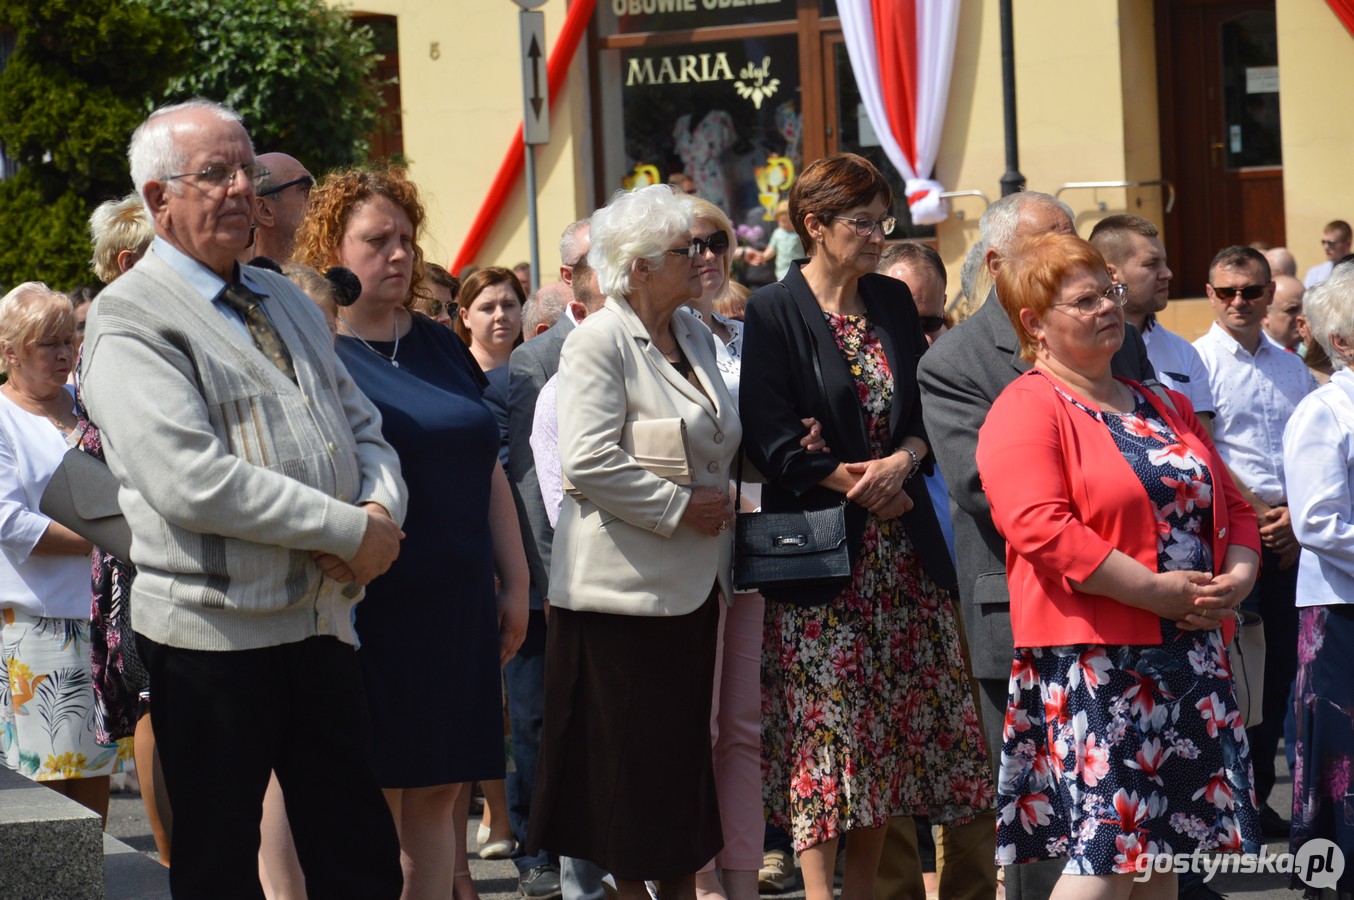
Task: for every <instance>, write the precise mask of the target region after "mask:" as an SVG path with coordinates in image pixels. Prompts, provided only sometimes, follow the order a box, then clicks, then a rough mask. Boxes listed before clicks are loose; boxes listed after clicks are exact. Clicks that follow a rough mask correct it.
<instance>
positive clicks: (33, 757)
mask: <svg viewBox="0 0 1354 900" xmlns="http://www.w3.org/2000/svg"><path fill="white" fill-rule="evenodd" d="M74 365H75V310H74V308H73V307H72V306H71V302H70V300H69V299H68V298H67V297H66V296H65V295H64V294H59V293H57V292H56V291H53V290H51V289H50V288H48V287H47V286H46V285H45V284H41V283H39V282H33V281H30V282H26V283H24V284H21V285H19V286H18V287H16V288H14V290H12V291H10V292H9V293H8V294H6V295H5V296H4V299H0V373H4V374H6V375H7V376H8V379H7V380H6V382H5V384H4V386H3V387H0V547H3V549H4V553H2V554H0V763H3V764H4V765H5V766H7V767H8V768H10V769H15V770H17V771H19V772H20V773H22V774H23V775H26V776H28V777H29V778H32V779H33V780H35V781H39V782H42V783H43V784H45V785H47V786H48V787H50V788H52V789H53V790H56V791H58V792H59V793H62V794H65V795H66V796H68V797H70V798H71V799H72V800H75V801H77V802H78V803H80V804H82V805H84V806H86V807H88V808H90V809H92V810H94V811H95V812H97V813H99V814H100V815H101V816H105V817H106V816H107V814H108V775H109V774H110V773H111V772H112V770H113V766H114V763H116V761H117V755H118V751H117V745H116V744H111V743H109V744H100V743H98V741H97V740H96V738H95V734H94V723H95V715H96V713H95V707H96V704H95V700H94V688H93V686H92V682H91V676H90V657H89V565H90V562H89V554H90V551H91V549H92V548H91V547H90V544H89V542H88V541H86V540H85V539H84V538H82V537H80V536H79V535H77V534H75V533H74V532H73V531H71V530H70V529H68V528H66V527H64V526H62V525H59V524H57V523H56V522H53V521H52V520H51V519H49V518H47V517H46V516H44V515H43V514H42V513H40V512H39V511H38V502H39V501H40V500H41V498H42V492H43V490H44V489H45V488H46V487H47V482H48V481H50V480H51V477H52V473H53V472H55V471H56V468H57V466H58V465H60V464H61V458H62V456H64V455H65V453H66V450H67V449H69V448H70V447H71V446H73V445H74V444H75V442H76V441H77V440H78V439H79V430H78V429H77V427H76V426H77V423H78V420H77V417H76V412H75V395H74V394H73V393H72V391H71V389H70V388H69V387H67V385H66V378H67V376H69V375H70V371H71V367H72V366H74Z"/></svg>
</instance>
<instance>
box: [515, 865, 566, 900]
mask: <svg viewBox="0 0 1354 900" xmlns="http://www.w3.org/2000/svg"><path fill="white" fill-rule="evenodd" d="M517 890H518V892H519V893H520V894H521V895H522V896H523V897H526V898H527V900H560V898H561V897H563V896H564V892H563V891H561V890H560V886H559V867H558V866H550V865H545V866H536V867H535V868H532V869H527V870H526V871H525V872H523V873H522V877H521V878H519V879H518V880H517Z"/></svg>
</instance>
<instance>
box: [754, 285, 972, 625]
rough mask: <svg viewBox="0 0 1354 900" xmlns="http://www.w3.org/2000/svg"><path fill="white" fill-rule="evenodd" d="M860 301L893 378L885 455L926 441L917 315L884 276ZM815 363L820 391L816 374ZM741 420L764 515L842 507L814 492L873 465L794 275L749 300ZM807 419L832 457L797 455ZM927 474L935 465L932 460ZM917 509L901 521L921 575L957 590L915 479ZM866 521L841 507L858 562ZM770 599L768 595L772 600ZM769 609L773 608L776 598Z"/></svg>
mask: <svg viewBox="0 0 1354 900" xmlns="http://www.w3.org/2000/svg"><path fill="white" fill-rule="evenodd" d="M860 290H861V296H862V298H863V299H864V301H865V305H866V310H867V313H868V315H869V317H870V319H871V322H872V323H873V325H874V327H875V333H876V334H877V335H878V337H879V339H880V342H881V344H882V345H883V348H884V352H885V354H886V355H887V357H888V360H889V365H890V367H891V368H892V370H893V376H894V397H893V405H892V409H891V415H890V423H891V427H890V435H889V449H890V450H895V449H896V448H897V447H899V446H900V445H901V444H902V442H903V440H904V439H905V438H907V437H909V436H917V437H920V438H922V439H923V440H924V439H925V437H926V429H925V426H924V425H923V423H922V416H921V403H920V392H919V390H918V387H917V379H916V371H917V361H918V359H919V358H920V356H921V352H922V350H923V349H924V348H925V347H926V343H925V336H924V335H923V334H922V331H921V324H920V321H919V320H918V319H917V314H916V308H915V307H914V306H913V304H912V300H911V297H910V296H909V295H908V293H907V287H906V286H905V285H903V284H902V283H901V282H898V281H895V280H894V279H890V278H885V277H884V276H876V275H867V276H865V277H864V278H862V279H861V284H860ZM815 355H816V357H817V362H818V365H819V366H820V368H821V370H822V376H823V389H822V390H820V389H819V387H818V380H817V378H816V376H815V374H814V361H815ZM739 412H740V415H741V417H742V420H743V436H744V437H743V440H744V448H745V450H746V452H747V457H748V460H749V461H750V462H752V464H753V465H755V466H756V467H757V469H758V470H759V471H760V472H762V474H763V475H765V476H766V478H767V482H768V484H767V487H766V489H765V490H764V491H763V494H762V504H763V507H764V508H765V509H767V510H769V511H782V510H800V509H824V508H827V507H829V506H832V505H834V504H838V503H843V502H845V497H844V496H843V495H842V494H840V493H838V492H836V491H831V490H828V489H826V488H823V487H821V486H819V483H820V482H821V481H823V480H824V479H825V478H827V477H828V476H829V475H830V474H831V473H832V472H833V471H835V470H836V468H837V466H838V465H839V464H840V463H842V462H858V461H864V460H868V459H871V458H872V456H873V454H872V453H871V449H870V444H869V438H868V435H867V434H866V430H865V417H864V413H863V411H862V409H861V406H860V398H859V394H858V393H857V388H856V383H855V379H854V378H853V377H852V376H851V373H850V370H849V368H848V367H847V364H846V361H845V360H844V359H843V358H842V356H841V354H840V353H839V352H838V351H837V346H836V342H835V341H834V339H833V338H832V335H831V332H830V331H829V330H828V327H827V324H826V322H824V320H823V317H822V313H821V310H820V308H819V307H818V303H817V300H816V299H815V298H814V297H813V294H812V292H811V290H810V289H809V286H808V284H807V282H805V281H804V278H803V276H802V275H801V274H800V272H799V269H798V266H797V265H796V266H793V267H791V270H790V272H789V273H788V274H787V275H786V277H785V279H784V280H783V281H781V282H779V283H777V284H772V285H768V286H766V287H764V288H762V289H761V290H759V291H757V292H756V293H754V294H753V295H752V296H751V297H750V298H749V299H748V305H747V312H746V313H745V319H744V333H743V363H742V370H741V373H740V381H739ZM809 416H812V417H813V418H816V419H817V420H818V421H819V422H820V423H821V425H822V428H823V437H824V439H825V440H826V441H827V445H828V447H830V448H831V452H828V453H809V452H807V451H805V450H804V449H803V448H802V447H801V446H800V445H799V440H800V438H801V437H803V435H804V426H803V424H802V423H801V421H800V420H801V419H803V418H807V417H809ZM925 464H926V466H927V467H928V468H929V467H930V465H931V463H930V459H929V457H928V459H927V461H926V463H925ZM907 490H908V494H909V496H911V497H912V500H913V503H914V506H913V509H912V510H911V511H909V512H908V513H906V514H905V515H904V516H903V517H902V522H903V525H904V528H905V529H906V530H907V532H908V536H909V538H910V539H911V540H912V543H913V546H914V548H915V549H916V552H917V553H918V555H919V557H920V558H921V560H922V561H923V565H924V566H925V567H926V571H927V574H928V575H930V576H931V578H932V580H933V581H935V582H936V583H937V584H938V585H940V586H941V587H944V588H946V589H950V590H953V589H954V587H955V577H954V567H953V566H952V565H951V564H950V557H949V552H948V550H947V549H946V547H945V543H944V537H943V536H942V534H941V531H940V525H939V522H938V520H937V519H936V514H935V510H934V509H933V508H932V506H931V500H930V495H929V493H928V491H927V490H926V488H925V486H924V485H923V484H922V483H921V481H920V479H916V480H914V481H913V482H909V483H908V485H907ZM866 518H867V511H866V510H865V508H864V507H862V506H859V505H858V504H854V503H848V504H847V506H846V525H847V538H848V546H849V548H850V551H851V557H852V560H853V562H854V560H855V559H856V557H857V555H858V553H859V549H860V543H861V539H862V537H863V536H864V532H865V523H866ZM768 596H771V595H768ZM771 599H778V598H776V597H775V596H772V597H771Z"/></svg>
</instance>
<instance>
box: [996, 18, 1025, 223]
mask: <svg viewBox="0 0 1354 900" xmlns="http://www.w3.org/2000/svg"><path fill="white" fill-rule="evenodd" d="M1001 94H1002V97H1001V99H1002V113H1003V116H1004V118H1005V121H1006V174H1005V175H1003V176H1001V195H1002V196H1003V197H1005V196H1006V195H1007V194H1014V193H1017V192H1019V191H1023V190H1025V176H1024V175H1021V174H1020V140H1019V137H1018V136H1017V134H1016V92H1015V29H1014V27H1013V26H1012V24H1011V0H1001Z"/></svg>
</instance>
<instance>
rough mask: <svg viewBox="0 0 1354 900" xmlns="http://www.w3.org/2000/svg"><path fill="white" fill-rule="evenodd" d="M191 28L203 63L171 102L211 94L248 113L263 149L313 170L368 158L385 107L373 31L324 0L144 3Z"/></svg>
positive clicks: (179, 83) (174, 87) (188, 71)
mask: <svg viewBox="0 0 1354 900" xmlns="http://www.w3.org/2000/svg"><path fill="white" fill-rule="evenodd" d="M140 2H143V3H145V4H147V6H148V7H149V8H151V9H153V10H155V11H156V12H158V13H161V14H163V15H165V16H168V17H173V18H174V19H177V20H178V21H180V22H182V23H183V24H184V26H185V27H186V28H188V30H189V32H190V33H191V34H192V37H193V43H194V47H195V58H194V59H193V60H192V62H191V63H190V64H189V65H188V66H187V67H186V68H185V69H183V70H182V71H183V73H184V74H181V75H177V76H175V77H174V78H173V79H171V81H170V85H169V89H168V92H167V96H168V99H170V100H186V99H188V98H189V97H208V98H210V99H212V100H218V101H220V102H222V103H225V104H226V105H227V106H229V107H231V108H233V109H235V110H236V111H238V112H239V113H240V115H242V116H244V119H245V126H246V128H248V129H249V132H250V136H251V137H252V138H253V139H254V147H255V149H256V150H257V151H258V152H260V153H262V152H265V151H281V152H284V153H289V154H291V155H292V156H295V157H296V158H297V159H299V160H301V161H302V162H303V163H305V164H306V167H307V168H309V169H310V170H311V171H312V172H322V171H324V170H326V169H331V168H334V167H336V166H346V165H354V164H357V163H360V162H362V161H364V160H365V159H366V158H367V136H368V135H369V134H370V133H371V131H372V129H373V128H374V126H375V124H376V120H377V116H378V115H379V113H380V109H381V99H380V93H379V89H378V86H377V84H376V83H375V81H374V80H373V78H372V72H373V71H374V69H375V67H376V64H377V62H378V61H379V57H378V56H377V55H376V51H375V45H374V42H373V37H372V32H371V29H370V28H367V27H365V26H360V25H355V24H354V23H353V21H352V19H351V18H349V16H348V13H347V12H346V11H344V10H342V9H337V8H330V7H329V6H327V5H326V4H325V3H324V0H140Z"/></svg>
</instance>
